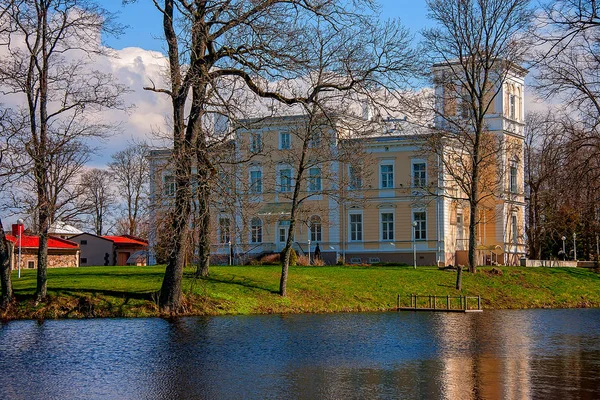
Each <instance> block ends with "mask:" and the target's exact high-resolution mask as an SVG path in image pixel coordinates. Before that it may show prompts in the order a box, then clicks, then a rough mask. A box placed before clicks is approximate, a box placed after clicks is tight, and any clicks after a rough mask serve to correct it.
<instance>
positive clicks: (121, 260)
mask: <svg viewBox="0 0 600 400" xmlns="http://www.w3.org/2000/svg"><path fill="white" fill-rule="evenodd" d="M130 255H131V253H130V252H122V253H119V254H118V255H117V265H127V259H128V258H129V256H130Z"/></svg>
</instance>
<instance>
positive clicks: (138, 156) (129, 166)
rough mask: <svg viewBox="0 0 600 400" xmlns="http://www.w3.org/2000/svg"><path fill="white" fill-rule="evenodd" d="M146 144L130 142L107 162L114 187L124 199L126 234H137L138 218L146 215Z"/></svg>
mask: <svg viewBox="0 0 600 400" xmlns="http://www.w3.org/2000/svg"><path fill="white" fill-rule="evenodd" d="M147 155H148V145H147V144H145V143H132V144H131V145H130V146H128V147H127V148H126V149H125V150H121V151H118V152H117V153H115V154H113V155H112V157H111V158H112V161H111V162H110V163H109V164H108V167H109V168H110V170H111V172H112V174H113V177H114V179H115V183H116V185H115V188H116V190H117V192H118V193H119V195H120V196H121V197H122V198H123V200H124V201H125V208H126V213H127V218H126V231H127V234H129V235H132V236H138V235H139V234H140V232H139V225H140V220H142V219H144V218H145V217H146V212H147V209H148V207H147V201H148V185H147V176H148V172H149V170H148V159H147V158H146V157H147Z"/></svg>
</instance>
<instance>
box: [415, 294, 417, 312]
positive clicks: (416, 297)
mask: <svg viewBox="0 0 600 400" xmlns="http://www.w3.org/2000/svg"><path fill="white" fill-rule="evenodd" d="M416 309H417V295H416V294H415V310H416Z"/></svg>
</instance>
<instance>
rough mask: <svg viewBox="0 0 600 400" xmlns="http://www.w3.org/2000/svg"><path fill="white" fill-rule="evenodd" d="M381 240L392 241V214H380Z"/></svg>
mask: <svg viewBox="0 0 600 400" xmlns="http://www.w3.org/2000/svg"><path fill="white" fill-rule="evenodd" d="M381 240H394V214H393V213H381Z"/></svg>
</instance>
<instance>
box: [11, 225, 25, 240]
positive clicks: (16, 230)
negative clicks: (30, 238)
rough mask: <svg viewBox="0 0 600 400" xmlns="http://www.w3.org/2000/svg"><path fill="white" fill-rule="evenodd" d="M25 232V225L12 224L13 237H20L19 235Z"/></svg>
mask: <svg viewBox="0 0 600 400" xmlns="http://www.w3.org/2000/svg"><path fill="white" fill-rule="evenodd" d="M24 230H25V225H23V224H12V234H13V236H15V237H16V236H19V233H21V234H23V231H24Z"/></svg>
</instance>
